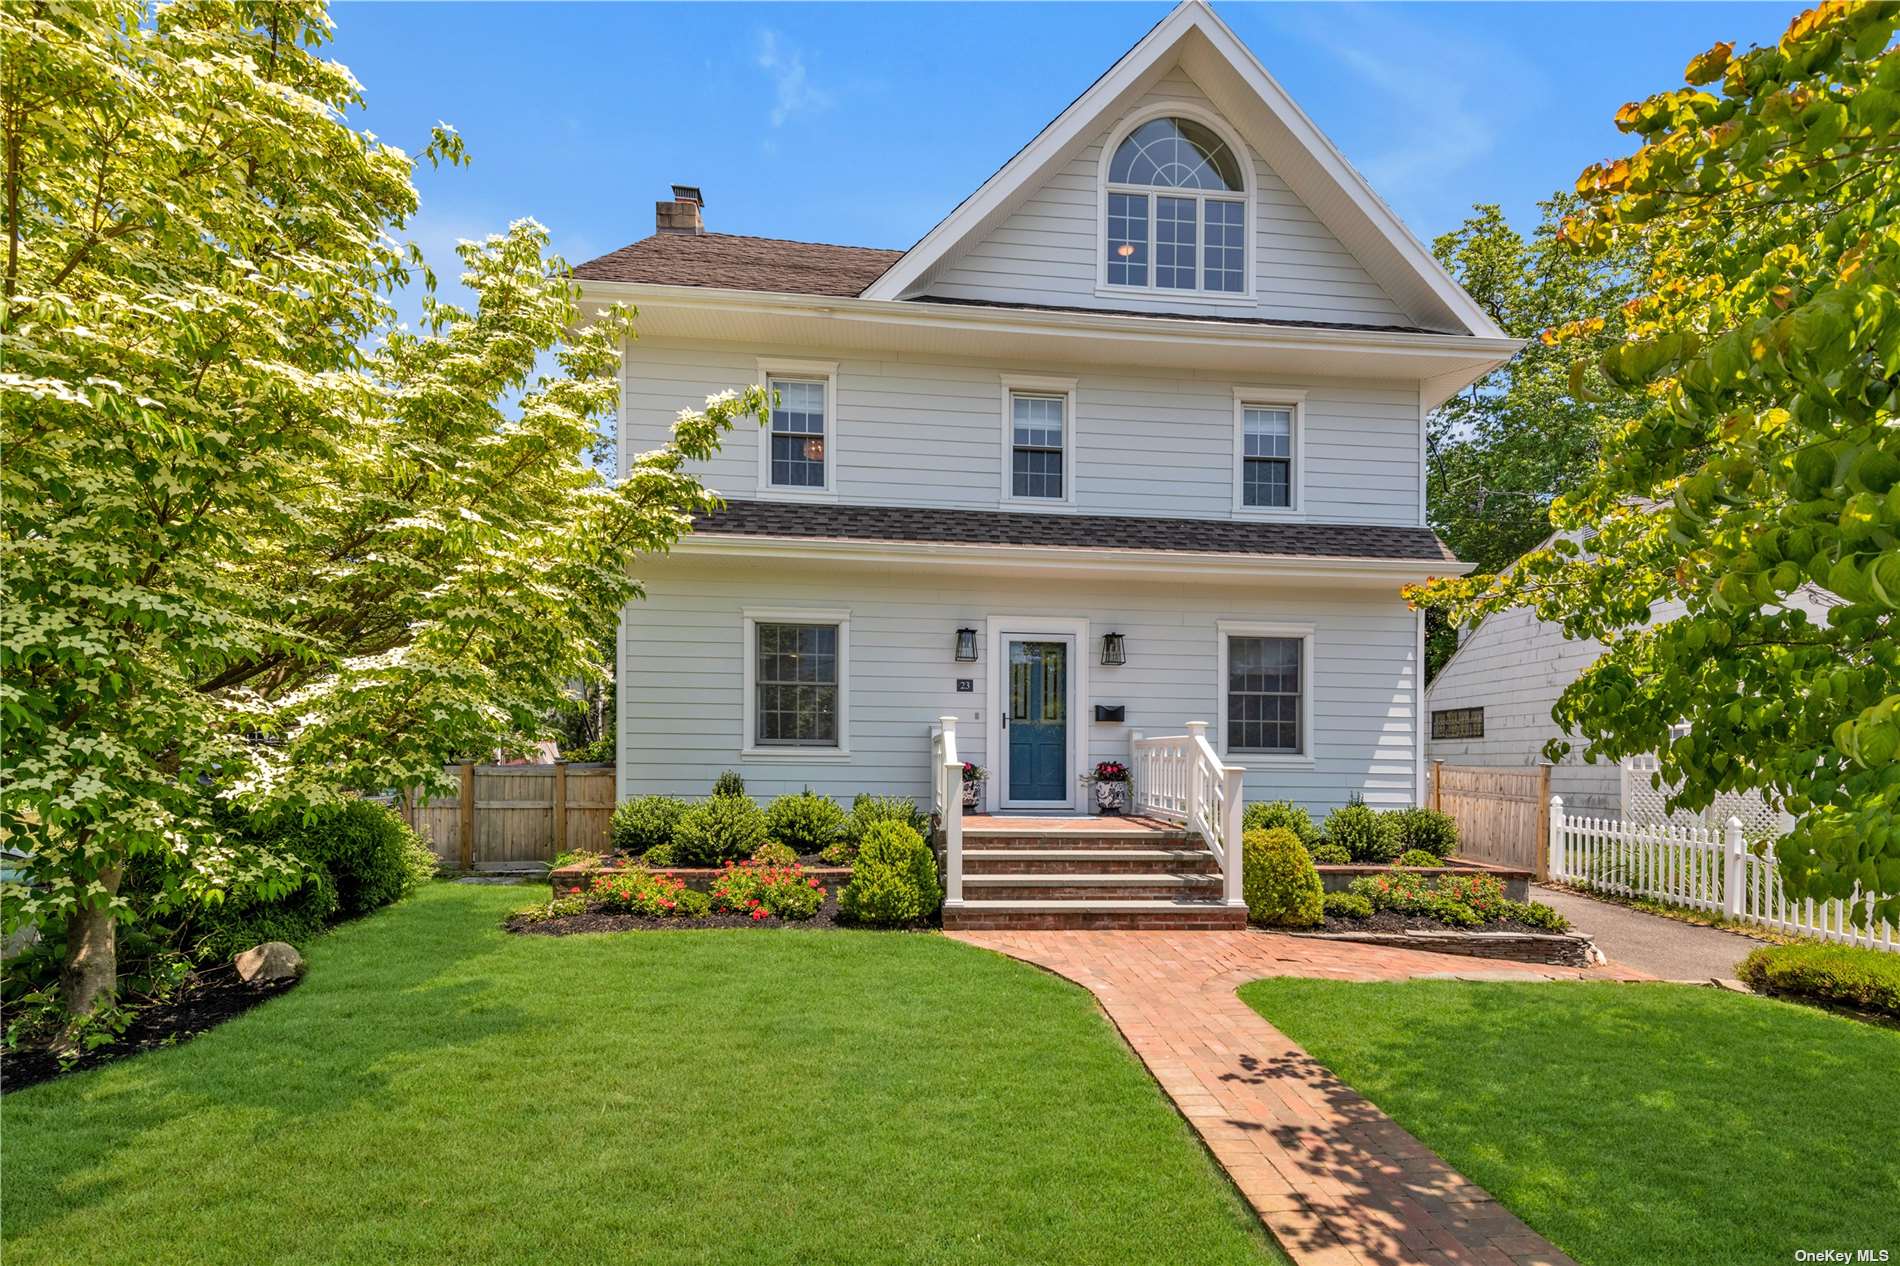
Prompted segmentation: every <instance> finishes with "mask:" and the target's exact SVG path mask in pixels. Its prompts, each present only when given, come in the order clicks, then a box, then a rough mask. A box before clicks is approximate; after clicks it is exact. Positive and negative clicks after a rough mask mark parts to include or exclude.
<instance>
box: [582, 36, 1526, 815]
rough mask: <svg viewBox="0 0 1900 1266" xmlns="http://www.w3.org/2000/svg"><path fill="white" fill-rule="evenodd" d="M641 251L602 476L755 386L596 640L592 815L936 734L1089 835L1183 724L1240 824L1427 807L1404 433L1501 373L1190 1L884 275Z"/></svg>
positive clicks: (1444, 279)
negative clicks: (1278, 802)
mask: <svg viewBox="0 0 1900 1266" xmlns="http://www.w3.org/2000/svg"><path fill="white" fill-rule="evenodd" d="M674 193H675V196H674V198H673V199H671V200H669V201H666V202H662V203H660V204H659V208H658V217H657V220H658V222H657V225H656V228H657V231H656V232H655V233H654V234H653V235H652V236H650V237H646V238H643V239H642V240H640V241H638V242H635V243H634V244H632V245H631V246H628V247H625V248H624V249H621V250H618V251H615V252H613V253H612V254H609V255H605V256H602V257H601V258H599V259H595V260H592V261H590V262H588V263H585V264H583V265H581V266H580V267H578V268H576V269H575V276H576V278H577V279H578V280H579V281H580V283H581V285H582V287H583V291H584V294H585V297H586V300H587V301H588V302H601V303H604V302H610V301H615V300H619V301H626V302H631V303H633V304H636V305H637V306H638V308H639V322H638V324H639V331H640V334H639V338H638V339H637V341H633V342H631V343H629V345H628V346H627V348H626V365H625V383H624V400H623V411H622V417H621V427H622V436H623V450H626V451H633V452H638V451H640V450H642V449H643V448H650V447H654V446H657V445H658V444H659V443H661V442H662V441H663V439H664V437H665V436H666V434H667V430H668V427H669V426H670V424H671V422H672V420H673V418H674V416H675V415H676V413H677V412H678V411H679V410H680V409H681V408H682V407H684V406H696V405H698V404H699V403H700V402H701V401H702V400H703V399H704V398H705V397H706V396H707V395H708V394H710V393H713V392H717V391H721V390H724V389H727V388H730V387H733V386H735V385H743V384H747V383H754V382H756V383H760V384H763V385H765V386H766V387H769V388H770V389H771V390H772V391H774V392H776V393H777V401H778V403H777V406H776V408H775V409H774V410H773V412H772V416H771V422H770V426H769V427H768V428H758V427H753V426H751V425H747V426H744V427H741V428H740V429H739V430H738V431H737V432H735V433H734V434H733V435H732V436H731V437H730V439H729V440H728V441H727V442H726V444H725V446H724V448H723V450H722V451H721V452H720V453H719V454H718V456H717V457H716V458H715V459H714V460H712V461H710V462H708V463H707V464H706V465H705V467H704V469H703V472H702V473H703V477H704V478H705V480H706V481H707V482H708V483H709V485H710V486H712V487H713V488H715V489H716V490H717V491H718V492H720V493H721V494H722V495H723V496H724V497H725V498H726V499H727V502H728V504H727V506H726V508H725V509H724V510H722V511H720V512H719V513H717V514H714V515H712V516H711V517H709V518H707V519H705V520H704V521H702V522H700V523H698V524H697V525H696V528H695V530H694V531H693V532H692V533H691V534H690V535H688V536H687V537H686V538H685V539H683V540H682V541H681V542H680V543H679V545H678V546H677V547H676V548H675V549H674V550H673V551H672V553H671V555H670V556H668V557H666V558H661V559H654V560H651V561H650V562H648V563H643V564H642V567H643V570H642V579H643V580H644V581H645V584H646V588H647V596H646V598H645V599H644V600H643V601H640V602H636V603H634V604H632V605H631V606H629V607H628V608H627V611H626V613H625V617H624V620H623V623H622V628H621V635H620V638H621V640H620V648H619V652H620V669H619V672H620V680H619V717H618V726H619V794H620V795H621V796H622V797H623V798H624V797H627V796H632V795H637V794H644V793H648V792H669V793H674V794H681V795H687V796H703V795H705V794H706V793H707V792H708V790H709V788H710V786H711V784H712V781H713V779H714V778H715V777H716V776H717V775H718V774H719V772H720V771H721V770H724V769H736V770H738V771H740V772H741V773H742V774H743V775H744V777H745V780H746V785H747V788H748V790H749V791H751V792H752V793H753V794H755V795H758V796H760V797H768V796H771V795H776V794H779V793H783V792H788V791H796V790H799V789H801V788H805V787H810V788H813V789H815V790H818V791H821V792H825V793H827V794H831V795H834V796H837V797H839V798H841V799H843V800H846V801H848V800H849V799H850V797H851V796H853V795H854V794H856V793H858V792H861V791H872V792H878V793H887V794H888V793H896V794H902V795H907V796H913V797H916V798H918V799H919V800H920V801H921V800H924V799H925V798H926V797H928V796H929V795H930V794H931V792H932V787H933V783H932V779H933V777H934V774H933V769H932V762H931V751H932V740H931V727H933V726H935V725H936V724H937V723H938V721H939V718H944V717H951V718H954V719H955V727H954V728H955V733H956V738H957V746H958V751H959V753H960V755H961V756H962V758H963V759H966V760H971V761H975V762H977V763H979V764H980V765H982V766H984V767H985V768H986V770H987V771H988V775H989V776H988V780H987V782H986V784H985V788H984V795H985V800H986V804H985V808H986V809H987V810H988V811H989V812H991V813H993V814H1025V815H1030V814H1033V815H1041V816H1049V815H1062V814H1068V813H1077V814H1080V813H1086V812H1089V811H1090V808H1091V800H1090V799H1089V797H1088V794H1087V788H1086V786H1085V784H1084V781H1083V780H1084V778H1085V777H1086V776H1087V775H1088V774H1089V773H1090V771H1091V770H1092V769H1093V767H1094V765H1095V763H1096V762H1097V761H1101V760H1123V761H1126V760H1128V759H1129V756H1130V751H1131V739H1132V738H1133V736H1135V735H1137V734H1145V735H1150V736H1152V735H1165V734H1181V733H1184V732H1185V728H1186V723H1188V722H1206V723H1207V729H1206V739H1207V741H1208V743H1209V744H1211V745H1212V747H1213V748H1214V749H1215V750H1216V751H1217V752H1218V753H1219V755H1220V757H1221V759H1222V760H1224V761H1225V762H1227V763H1228V764H1230V765H1233V766H1237V767H1240V768H1241V769H1244V771H1245V772H1244V775H1242V780H1243V785H1244V795H1245V798H1246V799H1248V800H1262V799H1277V798H1285V799H1290V800H1294V801H1297V802H1300V803H1302V804H1304V805H1306V806H1308V807H1309V808H1310V809H1311V810H1312V811H1313V812H1314V814H1315V815H1316V816H1317V815H1319V814H1322V813H1324V812H1325V811H1326V810H1328V809H1330V808H1332V807H1333V806H1336V805H1339V804H1342V803H1344V802H1345V801H1346V800H1347V799H1348V797H1349V796H1351V795H1354V794H1355V793H1356V794H1358V795H1361V796H1363V797H1364V798H1365V800H1366V801H1367V802H1369V803H1371V804H1374V805H1378V806H1401V805H1408V804H1412V803H1414V802H1416V801H1417V799H1418V798H1419V796H1420V792H1421V785H1422V781H1423V759H1424V740H1423V737H1422V735H1421V732H1420V718H1421V716H1422V714H1423V709H1422V707H1421V695H1422V690H1423V683H1422V681H1421V677H1420V661H1421V649H1420V648H1421V636H1422V622H1421V619H1420V617H1419V615H1418V614H1417V613H1415V612H1414V611H1412V610H1411V609H1409V608H1408V606H1407V604H1406V603H1405V601H1404V600H1403V599H1402V598H1401V597H1400V596H1399V588H1400V586H1401V585H1402V584H1404V583H1406V582H1408V581H1414V580H1422V579H1424V578H1426V577H1428V576H1431V575H1442V574H1446V573H1448V572H1452V571H1456V570H1458V569H1459V568H1460V566H1461V565H1460V564H1459V563H1458V562H1457V561H1456V560H1455V559H1453V558H1452V557H1451V555H1450V554H1449V553H1448V551H1447V550H1446V549H1445V548H1444V546H1443V545H1442V544H1441V543H1440V542H1439V541H1438V540H1437V538H1436V537H1435V536H1434V535H1433V534H1432V532H1431V530H1430V529H1429V528H1428V527H1426V525H1425V524H1426V519H1425V503H1424V497H1425V468H1424V459H1423V452H1424V433H1425V415H1426V413H1427V411H1429V410H1430V409H1432V408H1433V407H1434V406H1435V405H1437V404H1438V403H1439V402H1440V401H1442V400H1444V399H1445V398H1446V397H1447V396H1449V395H1450V394H1451V393H1453V392H1455V391H1457V390H1458V389H1460V388H1461V387H1464V386H1465V385H1467V384H1468V383H1470V382H1472V381H1473V380H1474V379H1476V378H1478V377H1479V376H1480V375H1482V374H1484V373H1485V372H1486V371H1488V370H1490V369H1491V368H1493V367H1494V366H1496V365H1498V364H1500V363H1501V362H1502V361H1504V360H1505V359H1506V358H1508V357H1509V356H1510V355H1511V354H1512V352H1513V351H1514V350H1515V348H1516V344H1515V343H1514V342H1513V341H1511V340H1509V339H1507V338H1505V337H1504V336H1503V335H1502V334H1501V332H1500V331H1499V330H1498V329H1497V328H1496V327H1495V326H1494V325H1493V323H1492V322H1491V321H1490V320H1489V319H1488V318H1487V317H1486V316H1485V314H1484V313H1483V312H1482V311H1481V310H1480V309H1479V308H1478V306H1477V305H1476V304H1475V303H1474V302H1473V301H1472V300H1471V298H1470V297H1469V296H1467V295H1466V294H1465V293H1464V292H1463V291H1462V290H1460V289H1459V287H1458V286H1457V285H1456V284H1455V283H1454V282H1453V281H1452V280H1451V279H1450V278H1449V277H1448V276H1447V275H1446V274H1445V272H1444V271H1443V270H1442V269H1441V268H1440V267H1439V266H1438V265H1437V264H1436V263H1435V262H1434V261H1433V259H1432V257H1431V255H1430V253H1429V252H1428V251H1427V250H1426V249H1425V248H1424V247H1423V246H1421V245H1420V243H1419V242H1418V240H1417V239H1416V238H1414V237H1413V236H1412V234H1411V233H1409V232H1408V231H1407V230H1406V228H1405V227H1404V225H1403V224H1401V223H1400V222H1399V220H1398V219H1397V217H1396V216H1394V214H1393V213H1392V211H1391V210H1390V208H1388V207H1387V206H1386V205H1385V204H1384V203H1383V202H1381V201H1380V199H1379V198H1378V196H1377V195H1376V194H1375V193H1374V192H1373V191H1372V190H1371V189H1370V188H1368V187H1367V185H1366V183H1365V181H1364V180H1362V179H1361V178H1360V176H1359V175H1358V173H1357V172H1355V171H1354V170H1353V168H1352V167H1351V166H1350V165H1349V164H1348V163H1347V162H1346V161H1345V159H1344V158H1342V157H1341V156H1340V154H1339V152H1338V151H1337V150H1336V149H1335V148H1334V147H1333V146H1332V144H1331V143H1330V142H1328V141H1327V139H1326V138H1325V137H1324V136H1323V135H1321V134H1320V132H1319V130H1318V129H1317V128H1316V127H1315V126H1314V125H1313V123H1312V121H1311V120H1310V119H1308V118H1307V117H1306V115H1304V114H1303V113H1301V111H1300V109H1299V107H1298V106H1297V105H1295V104H1294V103H1293V102H1292V101H1291V100H1289V99H1288V97H1287V95H1286V93H1285V92H1284V91H1283V90H1282V89H1281V88H1280V86H1279V85H1278V84H1277V83H1276V82H1275V81H1274V80H1273V78H1272V76H1270V75H1269V74H1268V73H1267V71H1266V70H1265V68H1263V67H1262V66H1261V64H1260V62H1259V61H1257V60H1256V59H1255V57H1254V56H1253V54H1252V53H1251V52H1249V51H1248V49H1247V48H1246V47H1245V46H1243V45H1242V44H1241V43H1240V42H1239V40H1238V39H1237V38H1236V37H1235V36H1234V34H1233V33H1232V32H1231V31H1230V30H1229V29H1228V28H1227V27H1226V26H1225V25H1224V24H1223V23H1222V22H1221V21H1220V19H1219V18H1218V17H1216V16H1215V15H1214V14H1213V13H1212V11H1210V10H1209V9H1208V8H1207V7H1205V6H1204V5H1202V4H1199V3H1189V4H1185V5H1183V6H1181V7H1180V8H1178V9H1176V10H1175V11H1173V12H1172V13H1171V14H1170V15H1169V16H1168V17H1167V18H1166V19H1164V20H1163V21H1162V22H1161V23H1160V24H1159V25H1158V26H1156V27H1155V28H1154V29H1153V30H1152V31H1150V32H1149V33H1148V34H1147V36H1146V37H1144V38H1143V39H1142V40H1141V41H1140V42H1139V43H1138V44H1136V45H1135V47H1134V48H1132V49H1131V50H1130V51H1129V52H1128V53H1127V54H1126V55H1125V56H1123V57H1122V58H1121V60H1120V61H1118V62H1116V63H1115V65H1113V66H1112V67H1110V68H1109V69H1108V71H1107V72H1106V73H1105V74H1103V75H1102V76H1101V78H1100V79H1098V80H1096V81H1095V82H1094V83H1093V84H1092V85H1090V86H1088V87H1087V89H1086V90H1085V91H1083V92H1082V94H1081V96H1080V97H1078V98H1077V99H1076V100H1075V102H1074V104H1072V105H1071V106H1069V108H1068V109H1066V110H1064V111H1063V112H1062V114H1061V115H1060V116H1059V117H1058V118H1056V119H1055V120H1054V121H1053V122H1051V123H1050V124H1049V125H1048V126H1047V127H1046V128H1044V129H1043V131H1042V132H1041V133H1040V134H1038V135H1037V136H1035V137H1034V138H1032V139H1030V140H1029V142H1028V144H1026V145H1024V146H1023V148H1022V149H1021V150H1020V151H1019V152H1017V153H1016V154H1015V155H1014V157H1011V158H1009V160H1008V161H1007V162H1005V163H1004V164H1003V166H1002V167H1001V169H999V170H998V171H997V172H996V173H995V174H994V175H993V176H991V177H990V178H989V179H988V180H987V181H986V182H984V184H983V185H982V187H980V188H979V189H977V190H976V191H975V192H973V193H972V194H970V196H969V197H968V198H966V199H965V200H964V201H963V202H962V203H961V204H960V205H958V206H956V207H954V208H951V209H949V213H948V214H947V215H946V216H945V218H944V219H943V220H942V222H940V223H939V224H938V225H937V226H936V227H935V228H934V229H932V230H931V231H930V233H929V234H928V235H926V236H925V237H924V238H923V240H922V241H920V242H918V243H917V244H916V245H915V246H913V247H911V248H910V249H909V250H906V251H894V250H876V249H870V248H864V247H853V246H837V245H819V244H815V243H807V242H791V241H780V240H774V239H767V238H757V237H739V236H731V235H726V234H721V233H717V232H712V231H709V230H708V229H707V228H706V227H705V224H704V216H705V208H704V205H703V200H702V199H701V198H700V196H699V192H698V190H697V189H693V188H688V187H683V186H676V187H675V191H674Z"/></svg>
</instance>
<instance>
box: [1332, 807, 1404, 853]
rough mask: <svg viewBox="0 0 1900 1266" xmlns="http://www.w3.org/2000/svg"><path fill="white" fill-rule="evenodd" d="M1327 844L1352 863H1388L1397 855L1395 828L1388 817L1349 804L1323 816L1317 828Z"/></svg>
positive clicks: (1397, 839) (1397, 846)
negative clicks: (1341, 851) (1336, 847)
mask: <svg viewBox="0 0 1900 1266" xmlns="http://www.w3.org/2000/svg"><path fill="white" fill-rule="evenodd" d="M1321 833H1322V834H1323V835H1325V837H1326V842H1327V843H1328V844H1338V845H1339V846H1341V847H1342V848H1344V849H1345V850H1346V851H1347V852H1348V853H1351V854H1352V859H1353V860H1354V861H1355V862H1389V861H1391V860H1392V859H1393V858H1395V857H1397V856H1398V855H1399V832H1398V824H1397V823H1395V822H1393V821H1392V818H1391V816H1390V815H1389V814H1384V813H1376V812H1374V811H1373V810H1372V809H1370V808H1368V807H1367V806H1366V805H1363V804H1358V803H1354V804H1349V805H1346V806H1344V807H1343V808H1338V809H1334V810H1333V811H1332V812H1331V813H1329V814H1327V815H1326V825H1325V826H1324V827H1322V828H1321Z"/></svg>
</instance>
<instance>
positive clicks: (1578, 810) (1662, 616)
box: [1425, 586, 1839, 826]
mask: <svg viewBox="0 0 1900 1266" xmlns="http://www.w3.org/2000/svg"><path fill="white" fill-rule="evenodd" d="M1838 602H1839V600H1838V599H1836V598H1834V597H1833V596H1832V595H1831V594H1828V593H1825V592H1823V591H1822V590H1819V589H1816V588H1814V587H1813V586H1804V587H1802V588H1801V589H1799V590H1797V591H1796V592H1795V593H1794V594H1793V595H1791V605H1794V606H1798V607H1800V608H1802V609H1803V610H1805V611H1807V612H1808V614H1809V615H1810V617H1812V618H1814V619H1818V620H1825V619H1826V611H1827V608H1829V607H1830V606H1835V605H1838ZM1682 612H1683V605H1682V603H1680V602H1676V601H1669V602H1663V603H1658V604H1657V605H1656V607H1655V608H1654V615H1653V620H1654V622H1656V623H1666V622H1668V621H1670V620H1673V619H1675V618H1676V617H1677V616H1679V615H1681V614H1682ZM1602 654H1603V643H1601V642H1599V641H1597V640H1596V639H1595V638H1583V639H1572V638H1568V637H1565V636H1564V631H1563V627H1562V626H1561V625H1559V624H1556V623H1554V622H1551V621H1548V620H1540V619H1538V618H1537V616H1536V614H1535V613H1534V612H1532V611H1530V610H1528V609H1527V608H1524V607H1513V608H1511V609H1510V610H1507V611H1500V612H1498V613H1496V614H1495V615H1491V616H1488V617H1486V618H1485V620H1484V621H1483V622H1482V623H1480V624H1479V625H1478V626H1477V627H1476V628H1475V629H1472V630H1471V631H1470V632H1469V633H1468V634H1466V635H1465V638H1464V640H1463V641H1461V642H1460V643H1459V644H1458V649H1457V650H1456V651H1454V652H1453V653H1452V657H1451V658H1450V659H1449V660H1446V661H1445V666H1444V667H1443V668H1441V669H1439V671H1438V675H1437V676H1436V677H1434V678H1432V683H1431V685H1430V686H1429V687H1428V688H1427V689H1426V691H1425V707H1426V711H1427V714H1428V717H1427V720H1428V723H1429V725H1430V731H1429V738H1428V739H1427V743H1426V755H1427V756H1428V758H1429V759H1431V760H1434V761H1444V762H1445V763H1446V764H1447V765H1473V766H1479V767H1482V768H1491V769H1512V768H1523V767H1525V766H1531V765H1536V764H1538V763H1539V762H1540V761H1542V760H1543V759H1544V744H1546V743H1548V742H1550V741H1551V740H1552V739H1556V738H1565V737H1569V738H1570V741H1571V745H1572V746H1571V751H1570V753H1569V755H1567V756H1566V757H1565V758H1564V759H1563V761H1562V762H1560V763H1559V764H1557V765H1556V766H1554V767H1553V768H1552V769H1551V771H1550V790H1551V794H1553V795H1558V796H1562V797H1563V800H1564V810H1565V812H1567V813H1571V814H1582V815H1586V816H1590V817H1608V818H1624V819H1629V820H1632V821H1652V820H1658V819H1660V818H1661V817H1662V816H1664V815H1663V809H1662V796H1661V794H1659V793H1656V792H1654V791H1653V790H1652V789H1651V788H1650V786H1649V774H1650V772H1651V771H1652V770H1653V769H1654V768H1655V765H1654V762H1653V761H1644V760H1638V761H1637V762H1635V764H1634V773H1636V774H1637V775H1638V776H1637V777H1633V778H1626V777H1625V775H1624V771H1623V767H1622V766H1620V765H1618V764H1616V763H1614V762H1600V763H1597V764H1591V763H1588V762H1586V761H1585V760H1584V757H1583V753H1584V750H1585V748H1586V747H1587V746H1588V745H1587V744H1586V743H1585V742H1584V741H1583V740H1582V739H1581V738H1578V737H1574V736H1567V735H1565V734H1564V733H1563V732H1562V731H1561V730H1560V729H1559V728H1558V725H1557V722H1556V720H1555V719H1554V718H1553V717H1552V715H1551V709H1552V708H1554V707H1555V706H1556V704H1557V697H1558V696H1559V695H1561V694H1562V693H1563V692H1564V690H1565V689H1566V688H1567V687H1568V686H1569V685H1570V683H1571V682H1573V681H1575V680H1576V679H1577V678H1578V677H1579V676H1581V675H1582V673H1583V670H1584V669H1586V668H1588V667H1589V666H1590V665H1591V664H1593V663H1595V662H1596V660H1597V658H1598V657H1599V656H1600V655H1602ZM1730 813H1737V814H1739V815H1740V816H1742V818H1743V819H1744V822H1745V823H1748V824H1749V825H1751V826H1754V825H1765V824H1767V823H1772V822H1778V821H1779V820H1780V815H1778V814H1775V813H1773V812H1772V811H1769V810H1767V809H1765V808H1763V807H1761V802H1760V797H1758V796H1744V797H1734V796H1725V797H1722V798H1721V800H1720V802H1719V803H1718V805H1717V806H1716V807H1715V809H1714V810H1713V811H1712V814H1713V816H1712V818H1711V820H1713V821H1717V822H1719V821H1721V820H1723V819H1725V818H1726V817H1727V815H1728V814H1730ZM1757 820H1759V821H1757Z"/></svg>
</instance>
